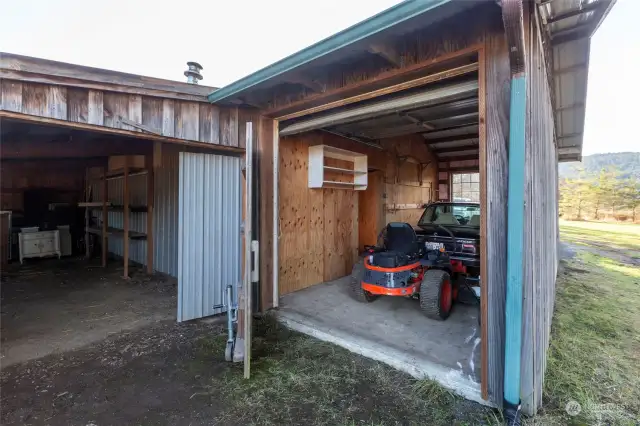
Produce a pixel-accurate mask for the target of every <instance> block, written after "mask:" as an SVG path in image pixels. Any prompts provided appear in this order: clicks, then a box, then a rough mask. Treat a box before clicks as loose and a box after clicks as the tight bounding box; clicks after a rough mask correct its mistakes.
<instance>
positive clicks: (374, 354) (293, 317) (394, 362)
mask: <svg viewBox="0 0 640 426" xmlns="http://www.w3.org/2000/svg"><path fill="white" fill-rule="evenodd" d="M278 320H279V321H280V322H281V323H282V324H284V325H285V326H286V327H288V328H290V329H292V330H294V331H298V332H300V333H303V334H306V335H308V336H311V337H315V338H316V339H318V340H322V341H324V342H329V343H333V344H335V345H337V346H340V347H343V348H345V349H347V350H348V351H350V352H353V353H356V354H358V355H362V356H364V357H367V358H369V359H373V360H375V361H379V362H383V363H385V364H387V365H390V366H391V367H393V368H395V369H397V370H400V371H403V372H405V373H407V374H410V375H411V376H413V377H415V378H416V379H424V378H427V377H428V378H429V379H431V380H435V381H436V382H438V383H439V384H441V385H442V386H443V387H445V388H447V389H449V390H451V391H452V392H453V393H455V394H457V395H459V396H461V397H463V398H465V399H468V400H470V401H474V402H477V403H479V404H482V405H486V406H489V407H495V406H494V405H493V404H492V403H491V402H489V401H485V400H484V399H482V396H481V390H480V384H479V383H477V382H475V381H473V380H470V379H468V378H466V377H464V376H463V373H462V372H461V371H458V370H453V369H449V368H446V367H442V366H439V365H437V364H435V363H434V362H432V361H427V360H420V359H418V358H415V357H412V356H410V355H407V354H406V353H403V352H401V351H397V350H394V349H390V348H385V349H384V351H381V350H378V348H377V347H376V346H377V344H376V343H375V342H372V341H370V340H367V339H362V338H361V337H359V336H354V335H347V334H346V333H342V332H340V331H338V330H321V329H320V328H319V327H318V326H317V325H316V324H313V323H311V322H310V321H308V320H306V319H305V317H304V316H302V315H298V314H295V313H292V312H284V311H279V312H278Z"/></svg>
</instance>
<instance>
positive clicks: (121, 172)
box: [78, 156, 154, 279]
mask: <svg viewBox="0 0 640 426" xmlns="http://www.w3.org/2000/svg"><path fill="white" fill-rule="evenodd" d="M132 157H133V156H122V157H119V158H118V160H119V161H118V162H119V163H122V167H121V168H115V169H111V170H109V167H108V166H105V167H104V168H103V169H102V173H101V176H100V177H99V178H98V179H92V177H91V176H90V174H89V172H88V171H87V191H86V200H87V201H86V202H83V203H79V204H78V206H79V207H84V208H86V211H85V230H84V232H85V242H86V243H85V246H86V252H85V255H86V257H87V258H88V257H90V252H89V244H88V241H89V235H90V234H94V235H99V236H101V237H102V266H103V267H106V266H107V252H108V247H109V236H115V235H117V236H120V237H122V241H123V256H122V257H123V260H124V278H127V279H128V278H129V241H130V240H146V241H147V273H149V274H151V273H153V196H154V188H153V179H154V177H153V157H151V156H147V158H146V159H144V162H145V163H146V166H145V167H131V166H130V164H131V163H132V162H133V161H134V159H133V158H132ZM111 159H113V157H112V158H110V161H109V163H111ZM145 172H146V174H147V205H145V206H138V205H130V204H129V177H130V176H131V175H133V174H141V173H145ZM115 178H122V179H123V192H124V194H123V195H124V200H123V205H113V204H111V203H110V202H109V201H108V200H109V186H108V181H109V179H115ZM96 180H97V181H100V182H101V183H102V194H103V195H102V201H90V198H91V187H92V183H94V182H96ZM96 209H99V210H101V211H102V226H101V227H100V228H96V227H91V226H90V216H91V210H96ZM109 211H119V212H123V228H122V229H120V228H114V227H110V226H109V214H108V213H109ZM141 212H146V213H147V221H146V222H147V232H146V233H144V232H138V231H132V230H131V229H130V228H129V219H130V218H129V216H130V213H141Z"/></svg>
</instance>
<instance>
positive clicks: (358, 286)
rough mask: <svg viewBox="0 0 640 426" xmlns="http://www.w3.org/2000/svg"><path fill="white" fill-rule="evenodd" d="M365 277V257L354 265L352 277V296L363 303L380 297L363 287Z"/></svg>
mask: <svg viewBox="0 0 640 426" xmlns="http://www.w3.org/2000/svg"><path fill="white" fill-rule="evenodd" d="M363 277H364V259H360V260H358V262H356V263H355V264H354V265H353V269H352V270H351V278H350V280H351V281H350V283H349V286H350V290H351V291H350V293H351V297H353V298H354V299H355V300H357V301H358V302H361V303H370V302H373V301H374V300H376V299H377V298H378V296H374V295H373V294H371V293H369V292H368V291H364V289H363V288H362V278H363Z"/></svg>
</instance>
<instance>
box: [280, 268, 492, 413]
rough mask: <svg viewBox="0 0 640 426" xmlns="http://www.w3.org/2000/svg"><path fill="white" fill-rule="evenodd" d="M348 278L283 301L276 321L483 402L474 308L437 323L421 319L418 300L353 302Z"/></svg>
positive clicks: (458, 306) (460, 309)
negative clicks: (349, 292) (349, 291)
mask: <svg viewBox="0 0 640 426" xmlns="http://www.w3.org/2000/svg"><path fill="white" fill-rule="evenodd" d="M349 279H350V277H344V278H340V279H338V280H335V281H331V282H327V283H322V284H318V285H315V286H313V287H309V288H307V289H304V290H301V291H297V292H295V293H291V294H287V295H285V296H283V297H281V298H280V309H279V311H278V312H279V313H278V316H279V319H280V321H281V322H283V323H284V324H285V325H287V326H288V327H290V328H292V329H294V330H297V331H300V332H302V333H305V334H309V335H311V336H314V337H316V338H319V339H321V340H325V341H329V342H332V343H335V344H337V345H339V346H342V347H344V348H346V349H348V350H350V351H352V352H355V353H359V354H361V355H364V356H366V357H368V358H372V359H375V360H378V361H381V362H384V363H387V364H389V365H391V366H393V367H395V368H397V369H399V370H402V371H405V372H407V373H409V374H411V375H413V376H414V377H418V378H423V377H425V376H428V377H430V378H432V379H434V380H436V381H438V382H439V383H441V384H442V385H443V386H445V387H447V388H449V389H451V390H453V391H454V392H455V393H457V394H459V395H461V396H463V397H465V398H467V399H471V400H474V401H478V402H481V403H486V401H483V400H482V398H481V396H480V330H479V326H478V315H479V313H480V312H479V308H478V306H472V305H464V304H456V305H454V310H453V312H452V313H451V315H450V316H449V318H448V319H447V320H446V321H435V320H431V319H428V318H426V317H425V316H423V314H422V313H421V312H420V308H419V304H418V301H416V300H411V299H407V298H403V297H381V298H378V299H377V300H376V301H374V302H373V303H367V304H365V303H359V302H356V301H355V300H353V299H352V298H351V297H350V296H349V294H348V286H349Z"/></svg>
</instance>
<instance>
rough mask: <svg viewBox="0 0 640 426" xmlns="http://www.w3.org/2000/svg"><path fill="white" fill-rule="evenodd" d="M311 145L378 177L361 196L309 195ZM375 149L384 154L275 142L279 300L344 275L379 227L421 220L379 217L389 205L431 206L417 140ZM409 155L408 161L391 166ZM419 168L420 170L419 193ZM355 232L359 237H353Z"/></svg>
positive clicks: (410, 212) (320, 138)
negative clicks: (360, 162) (350, 157)
mask: <svg viewBox="0 0 640 426" xmlns="http://www.w3.org/2000/svg"><path fill="white" fill-rule="evenodd" d="M319 144H327V145H332V146H337V147H340V148H344V149H349V150H351V151H355V152H360V153H363V154H367V156H368V163H369V168H372V169H377V170H378V171H376V172H372V173H370V180H371V184H370V185H369V187H368V189H367V190H366V191H351V190H344V189H309V188H308V157H309V146H311V145H319ZM382 146H383V147H384V148H385V149H384V150H380V149H376V148H369V147H367V146H365V145H362V144H359V143H356V142H353V141H350V140H348V139H344V138H340V137H338V136H334V135H330V134H325V133H320V132H312V133H307V134H302V135H296V136H291V137H286V138H282V139H281V140H280V186H279V195H280V219H279V220H280V244H279V247H280V253H279V258H280V265H279V266H280V268H279V285H280V294H281V295H282V294H287V293H290V292H292V291H296V290H300V289H303V288H306V287H309V286H311V285H314V284H318V283H320V282H323V281H330V280H334V279H336V278H340V277H343V276H345V275H348V274H349V273H350V272H351V267H352V266H353V263H354V262H355V260H356V258H357V255H358V250H359V248H361V246H362V245H363V244H374V243H375V240H376V237H377V235H378V233H379V232H380V230H381V229H382V227H383V226H384V225H385V224H386V223H387V222H389V221H407V222H410V223H413V222H416V221H417V220H418V218H419V216H420V214H421V213H422V209H421V208H411V209H407V208H402V209H400V208H396V209H387V207H388V206H389V205H396V207H398V205H400V204H405V205H406V204H419V203H423V202H429V201H430V200H431V199H432V198H433V195H432V194H433V192H432V190H431V188H432V186H433V185H434V184H435V178H436V176H435V173H436V171H435V170H436V168H435V163H434V162H433V158H432V156H431V154H430V153H429V151H428V149H427V148H426V145H425V144H424V142H423V139H422V138H421V137H420V136H408V137H400V138H394V139H388V140H384V141H383V142H382ZM409 154H411V156H412V157H413V159H411V160H409V161H401V160H399V159H398V158H399V157H403V156H407V155H409ZM420 162H421V163H423V164H425V167H424V170H423V173H422V176H423V178H422V185H420V178H419V170H420V165H419V163H420ZM396 175H397V182H396ZM360 205H362V207H364V208H362V210H361V209H360V207H361V206H360ZM359 213H360V214H359ZM361 225H362V226H363V227H364V229H363V230H362V231H364V232H360V231H361V230H360V226H361ZM363 235H364V237H363Z"/></svg>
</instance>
